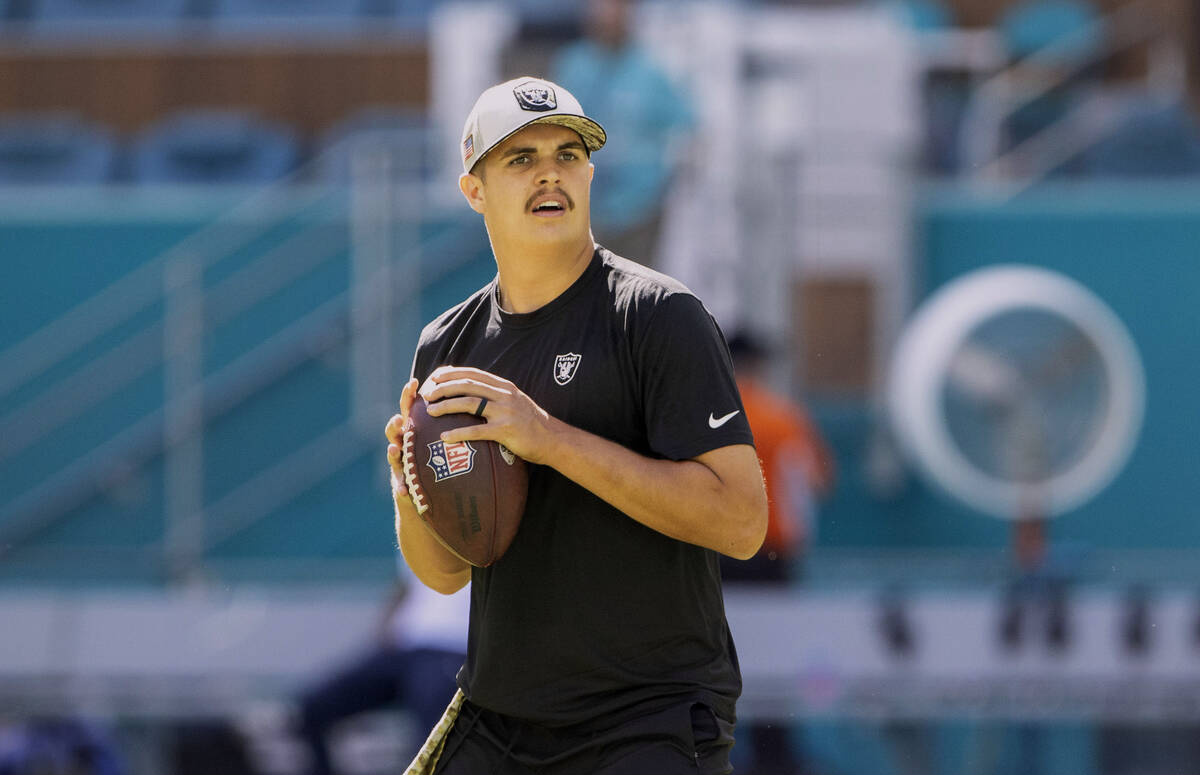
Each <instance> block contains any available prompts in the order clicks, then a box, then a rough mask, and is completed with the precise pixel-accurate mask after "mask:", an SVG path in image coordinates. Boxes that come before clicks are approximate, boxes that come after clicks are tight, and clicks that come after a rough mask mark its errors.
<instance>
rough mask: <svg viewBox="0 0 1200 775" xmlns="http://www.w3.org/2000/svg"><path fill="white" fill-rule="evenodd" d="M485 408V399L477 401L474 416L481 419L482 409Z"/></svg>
mask: <svg viewBox="0 0 1200 775" xmlns="http://www.w3.org/2000/svg"><path fill="white" fill-rule="evenodd" d="M485 406H487V399H486V398H481V399H479V406H477V407H475V416H476V417H483V407H485Z"/></svg>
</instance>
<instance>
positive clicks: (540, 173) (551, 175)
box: [537, 159, 561, 186]
mask: <svg viewBox="0 0 1200 775" xmlns="http://www.w3.org/2000/svg"><path fill="white" fill-rule="evenodd" d="M560 179H561V176H560V175H559V170H558V164H556V163H555V162H554V160H552V159H547V160H545V161H543V162H541V166H540V167H538V170H537V181H538V185H540V186H542V185H550V184H557V183H558V182H559V180H560Z"/></svg>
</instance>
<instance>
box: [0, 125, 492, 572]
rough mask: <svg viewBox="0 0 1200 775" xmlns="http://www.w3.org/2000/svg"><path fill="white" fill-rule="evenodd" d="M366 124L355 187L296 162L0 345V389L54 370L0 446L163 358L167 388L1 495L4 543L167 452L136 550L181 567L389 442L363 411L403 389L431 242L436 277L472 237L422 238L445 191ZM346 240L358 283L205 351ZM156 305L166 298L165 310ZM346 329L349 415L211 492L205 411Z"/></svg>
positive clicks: (8, 545) (167, 566) (321, 350)
mask: <svg viewBox="0 0 1200 775" xmlns="http://www.w3.org/2000/svg"><path fill="white" fill-rule="evenodd" d="M368 139H369V142H365V143H364V145H363V148H362V149H361V152H355V153H354V156H355V159H354V166H355V168H356V171H355V175H354V176H353V185H352V186H351V187H350V190H349V196H347V191H346V189H345V187H340V186H336V185H325V186H320V185H313V184H308V183H303V182H302V181H303V179H304V177H305V176H306V175H307V174H308V173H309V170H308V169H305V170H301V171H299V172H297V173H296V175H294V176H293V177H292V178H289V179H287V180H284V181H281V182H279V183H276V184H273V185H271V186H269V187H266V188H264V189H262V190H261V191H259V192H258V193H256V194H255V195H253V196H252V197H250V198H249V199H248V200H246V201H245V202H244V203H243V204H241V205H240V206H238V207H236V208H235V209H233V210H231V211H230V212H229V213H227V214H226V215H224V216H222V217H221V218H219V219H218V220H217V221H216V222H214V223H213V224H211V225H209V226H206V227H205V228H203V229H201V230H199V231H198V232H196V233H194V234H192V235H191V236H189V237H188V238H186V239H185V240H183V241H182V242H180V243H179V244H177V245H176V246H174V247H173V248H171V249H170V250H168V251H167V252H165V253H163V254H162V255H160V256H158V257H156V258H154V259H152V260H150V261H148V262H146V263H144V264H142V265H141V266H139V267H137V268H136V269H134V270H132V271H131V272H129V274H127V275H125V276H124V277H123V278H121V279H120V280H118V281H116V282H114V283H113V284H112V285H110V286H108V287H107V288H105V289H103V290H102V291H100V292H98V293H96V294H95V295H94V296H92V297H91V298H89V299H87V300H85V301H84V302H82V303H80V304H78V305H77V306H76V307H74V308H73V309H71V310H70V311H68V312H67V313H65V314H64V315H62V316H60V317H59V318H57V319H56V320H54V321H52V322H50V323H49V324H47V325H45V326H44V327H42V328H41V329H40V330H38V331H36V332H34V333H33V334H31V335H30V336H28V337H27V338H26V339H24V340H23V341H21V342H18V343H17V344H15V345H13V346H11V347H10V348H8V349H7V350H6V351H4V352H0V400H3V399H4V398H5V397H14V398H15V396H14V394H15V393H16V392H17V391H18V390H20V389H21V388H23V387H28V386H29V385H30V383H31V382H33V381H34V380H39V379H41V380H44V381H45V382H48V383H49V384H47V385H44V386H42V385H39V392H37V393H36V394H35V395H33V396H32V397H31V398H29V399H27V400H25V401H24V402H23V403H20V404H19V405H17V406H15V407H14V408H12V409H10V410H9V411H7V412H5V413H4V414H3V415H2V416H0V463H2V462H4V461H6V460H12V459H14V458H17V457H18V456H20V455H21V454H22V453H24V452H26V451H28V450H30V448H31V447H33V446H34V445H36V444H38V443H40V442H43V441H44V440H46V439H47V438H48V437H52V435H53V434H56V433H61V432H62V429H63V428H65V427H69V426H68V424H69V423H70V422H72V421H73V420H75V418H78V417H79V416H80V415H83V414H84V413H86V412H88V411H89V410H90V409H92V408H93V407H96V406H99V405H101V404H102V403H103V402H104V401H106V400H108V399H110V398H112V397H113V396H116V395H118V394H119V393H121V391H123V390H126V389H127V388H128V386H129V385H131V383H134V382H135V380H138V379H144V378H146V377H147V375H152V374H154V373H155V370H157V369H161V370H162V374H163V393H162V395H163V398H162V401H161V405H149V406H148V407H147V409H148V411H146V412H145V413H143V414H142V416H140V417H139V418H138V419H135V420H134V421H132V422H130V423H128V424H127V425H125V426H124V427H123V428H121V429H120V430H118V431H117V432H115V433H112V434H110V435H108V436H107V437H106V438H105V439H104V440H103V441H102V442H101V443H99V444H98V445H96V446H95V447H93V448H92V449H90V450H86V451H85V452H84V453H83V454H81V455H78V457H76V458H75V459H74V460H73V461H72V462H70V463H69V464H67V465H65V466H63V467H62V468H59V469H58V470H55V471H53V472H51V473H49V474H48V475H46V476H45V477H44V478H42V479H40V481H34V483H33V484H32V486H30V487H28V488H27V489H25V490H24V491H23V492H19V493H14V494H10V495H9V496H8V497H6V499H5V501H4V502H3V503H0V557H2V556H3V555H4V554H6V553H8V552H10V551H11V550H12V549H14V548H17V547H21V546H23V545H25V544H27V542H29V541H30V540H31V539H33V538H34V537H35V536H37V535H38V534H39V533H40V532H41V531H43V530H45V529H46V528H48V527H49V526H51V525H54V524H56V523H57V522H58V521H60V520H62V519H63V518H64V517H67V516H69V515H70V514H72V512H73V510H75V509H77V508H78V507H80V506H82V505H84V504H85V503H86V502H87V501H88V499H89V498H90V497H91V496H92V495H93V494H94V493H96V492H98V491H100V490H101V489H103V488H104V487H105V486H106V483H108V482H110V481H112V480H114V479H115V478H117V477H120V476H123V475H127V474H128V472H129V471H130V470H138V469H142V468H144V467H146V466H147V465H148V464H149V463H151V462H152V461H155V460H157V459H159V458H162V459H163V463H164V473H163V477H164V482H163V483H164V512H165V513H164V519H165V529H164V537H163V540H162V541H161V542H160V543H158V544H155V545H152V546H151V547H149V548H144V549H138V550H134V551H133V552H132V555H133V556H135V557H137V558H138V559H139V561H141V562H144V563H148V564H150V565H151V566H153V567H155V568H157V569H161V570H162V571H164V572H165V573H166V575H167V576H168V577H169V578H173V579H177V580H181V579H186V578H189V577H191V576H192V575H193V574H195V573H196V572H197V570H198V569H199V566H200V565H202V563H203V559H204V554H205V552H206V551H208V550H211V549H212V547H213V546H215V545H216V543H218V542H219V541H222V540H225V539H227V538H229V537H231V536H233V535H235V534H237V533H238V532H240V531H242V530H245V529H246V528H248V527H249V526H251V525H253V524H255V523H256V522H257V521H258V520H259V519H261V518H262V517H263V516H265V515H267V514H269V513H270V512H271V511H272V510H273V509H275V508H278V507H279V506H280V505H282V504H283V503H286V501H287V500H288V499H290V498H292V497H294V496H295V495H296V494H298V493H299V492H301V491H303V490H305V489H307V488H309V487H311V486H313V485H314V484H315V483H317V482H319V481H321V480H322V479H324V478H325V477H327V476H329V475H331V474H333V473H335V472H337V471H339V470H341V469H342V468H343V467H344V466H345V465H347V464H349V463H351V462H353V461H354V460H355V459H357V458H358V457H360V456H361V455H362V454H363V453H364V452H365V451H367V450H368V449H370V448H373V447H375V446H378V444H377V442H378V439H377V438H376V437H377V436H378V435H379V428H376V427H374V425H375V423H371V422H370V421H369V418H372V417H374V416H375V415H376V414H377V413H378V410H379V407H380V405H381V404H384V403H390V401H391V400H392V397H391V388H392V385H391V382H392V381H393V380H394V379H395V374H394V372H395V371H396V368H395V366H396V364H393V363H392V361H391V359H389V358H388V353H389V352H390V348H391V346H392V341H393V339H394V338H396V337H398V336H399V337H407V338H410V339H413V340H415V336H416V332H417V331H419V326H420V324H421V320H420V317H419V315H420V313H419V307H418V305H417V304H416V303H414V302H415V299H416V298H418V296H419V294H420V292H421V290H422V285H421V282H420V280H421V277H422V272H421V270H420V266H421V264H422V261H421V256H422V255H423V254H426V253H429V252H435V253H437V254H438V255H439V256H441V255H445V256H447V257H448V260H442V261H439V262H438V265H437V268H436V271H435V272H433V273H431V274H429V275H428V276H427V278H426V279H427V280H428V281H429V282H433V281H436V280H437V279H439V278H441V277H442V276H444V275H445V274H446V273H449V272H452V271H454V270H455V269H456V268H458V267H460V266H461V265H462V264H463V263H464V262H466V261H468V260H471V259H473V258H474V257H475V256H476V255H477V251H475V250H472V249H470V247H467V248H466V249H464V243H463V240H464V237H463V235H462V234H460V233H458V232H455V231H454V230H450V231H448V232H446V233H445V234H444V235H443V236H440V237H438V238H436V240H435V241H433V242H430V240H422V239H421V238H420V236H419V235H420V226H421V222H422V219H423V218H424V216H425V214H426V213H427V212H429V210H430V207H431V205H430V204H429V203H430V202H431V201H435V200H436V197H434V196H432V195H431V193H430V191H429V190H428V184H425V183H421V182H406V183H402V182H401V176H400V172H401V170H399V168H398V164H399V163H401V162H398V161H397V160H396V157H395V156H394V155H392V154H390V153H389V149H388V147H387V143H386V133H380V132H373V133H371V135H369V136H368ZM380 139H384V140H385V142H383V143H380V142H378V141H379V140H380ZM348 142H353V138H352V139H351V140H349V141H348ZM392 150H394V149H392ZM320 163H321V160H317V161H315V162H313V164H314V165H317V164H320ZM281 228H282V229H290V230H291V233H288V234H286V236H284V237H283V238H282V239H281V240H278V241H276V242H275V243H274V244H272V245H269V246H268V247H266V248H265V249H261V252H260V253H258V254H257V255H254V254H250V257H249V258H246V259H244V263H242V264H241V265H240V266H238V267H236V268H235V269H234V270H233V271H231V272H229V273H228V274H227V275H226V276H224V277H223V278H221V279H219V280H213V281H210V282H206V280H205V275H206V272H208V271H210V270H212V269H213V268H214V267H217V266H218V265H220V264H221V262H223V261H225V260H227V259H229V258H230V257H233V256H235V255H236V254H238V252H239V251H251V250H253V249H254V248H255V245H254V243H255V241H256V240H263V241H264V242H269V241H270V239H269V234H270V232H272V231H273V230H279V229H281ZM402 228H409V229H411V230H412V234H410V235H408V236H407V237H404V236H403V235H401V234H399V233H398V230H400V229H402ZM472 244H473V243H472ZM347 255H348V262H349V266H350V275H351V279H350V283H349V287H348V289H346V290H344V291H342V292H339V293H334V294H332V295H330V296H328V297H327V298H324V299H321V300H319V304H317V305H316V306H314V307H312V308H309V309H300V310H297V312H296V315H295V317H294V318H292V319H290V320H289V321H288V322H286V324H285V325H283V326H282V327H281V328H280V329H279V330H277V331H275V332H274V333H273V334H271V335H270V336H269V337H267V338H264V339H262V340H261V341H253V343H252V344H251V345H250V346H248V347H247V348H246V349H245V351H244V352H242V353H241V354H240V355H238V356H237V357H235V358H233V359H232V360H230V361H229V362H228V363H225V364H223V365H220V366H219V367H217V366H215V365H212V364H207V363H206V357H205V346H206V337H210V336H211V335H212V334H213V332H214V331H215V330H216V329H217V328H218V327H220V326H222V325H226V324H228V323H229V322H230V321H233V320H234V319H235V318H236V317H237V316H238V315H240V314H242V313H245V312H247V311H250V310H252V309H253V308H254V307H255V305H258V304H261V303H264V302H268V301H269V300H271V299H272V298H273V297H275V296H276V295H277V294H279V293H280V292H281V291H283V290H284V289H286V288H287V287H288V286H289V285H290V284H291V283H293V282H295V281H297V280H299V279H301V278H303V277H305V276H307V275H308V274H309V273H311V272H313V271H315V270H317V269H319V268H320V267H322V266H323V265H325V264H327V263H328V262H331V261H334V260H337V259H340V258H345V257H347ZM401 278H403V281H401ZM158 310H161V314H153V313H157V311H158ZM139 315H143V316H153V318H154V319H153V320H151V321H150V322H149V323H146V324H145V325H144V326H143V327H142V328H140V329H139V330H136V331H134V332H133V333H131V334H128V335H126V336H124V338H123V339H120V341H119V342H118V343H117V344H115V345H113V346H111V347H110V348H109V349H108V350H107V351H105V352H102V353H101V354H99V355H97V356H95V357H94V358H92V359H91V360H90V361H87V362H86V363H84V364H83V365H82V366H79V367H78V368H76V369H74V371H71V372H70V373H67V374H66V375H65V376H58V375H57V372H58V371H59V370H60V369H63V364H65V363H68V362H69V360H70V359H72V358H73V357H78V355H77V354H79V353H83V352H86V351H87V348H89V347H90V346H95V343H97V342H101V341H103V338H104V337H113V338H116V337H117V336H119V334H118V333H117V332H119V331H120V330H122V327H123V326H125V327H128V326H129V325H130V323H131V321H135V320H136V319H137V316H139ZM397 327H398V328H400V329H402V330H401V331H400V332H399V333H397V332H396V331H395V330H394V329H395V328H397ZM249 341H250V340H249V339H248V340H247V342H249ZM397 341H402V340H397ZM338 346H348V347H349V348H350V351H351V368H350V373H349V375H348V377H349V379H350V381H351V383H352V389H351V396H352V405H351V412H350V416H348V417H346V418H344V420H342V421H340V422H339V423H338V424H337V425H335V426H334V427H333V428H328V429H320V430H319V431H318V432H317V433H316V435H315V437H314V438H312V439H311V440H310V441H308V442H307V443H306V444H304V445H302V446H301V447H300V448H299V449H289V450H286V451H281V453H280V454H279V455H278V456H277V457H276V458H275V461H276V462H274V463H273V464H271V465H269V466H268V467H266V468H265V469H263V470H261V471H257V472H254V473H253V474H251V475H250V476H249V478H247V479H246V481H244V482H242V483H241V484H239V485H237V486H236V487H235V488H234V489H233V490H232V491H230V492H228V493H225V494H224V495H221V496H219V497H217V498H215V499H213V500H211V502H206V498H205V494H204V487H203V464H204V463H203V461H204V452H203V445H204V433H205V426H206V425H208V424H211V423H212V422H213V421H214V420H216V419H217V418H220V417H222V416H224V415H226V414H227V413H229V412H230V411H231V410H233V409H234V408H235V407H238V406H240V405H242V404H244V403H245V402H246V401H247V400H248V399H250V398H251V397H253V396H255V395H257V394H260V393H261V391H263V390H265V389H266V388H268V387H269V386H271V385H273V384H275V383H276V382H278V381H279V380H281V379H283V378H285V377H286V376H287V375H288V374H290V373H292V372H294V371H295V370H296V369H297V368H299V367H301V366H303V365H304V364H306V363H308V362H310V361H312V360H313V359H315V358H319V357H322V356H323V355H325V354H327V353H329V352H330V351H331V350H332V349H333V348H335V347H338ZM403 367H404V369H405V370H406V369H407V364H403ZM63 370H65V369H63ZM364 404H369V406H367V405H364ZM39 554H42V555H43V557H44V556H45V553H44V552H39ZM68 554H69V552H68Z"/></svg>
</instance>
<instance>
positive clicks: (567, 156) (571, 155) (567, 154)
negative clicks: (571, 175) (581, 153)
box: [558, 151, 577, 161]
mask: <svg viewBox="0 0 1200 775" xmlns="http://www.w3.org/2000/svg"><path fill="white" fill-rule="evenodd" d="M558 158H559V160H560V161H575V159H576V158H577V157H576V156H575V152H574V151H563V152H562V153H560V154H559V155H558Z"/></svg>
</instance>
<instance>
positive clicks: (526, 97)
mask: <svg viewBox="0 0 1200 775" xmlns="http://www.w3.org/2000/svg"><path fill="white" fill-rule="evenodd" d="M513 94H515V95H516V97H517V104H518V105H520V106H521V108H522V109H523V110H537V111H544V110H554V109H555V108H557V107H558V101H557V100H556V99H554V89H551V88H550V87H549V86H547V85H546V84H545V83H542V82H540V81H525V82H524V83H519V84H517V85H516V87H514V88H513Z"/></svg>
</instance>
